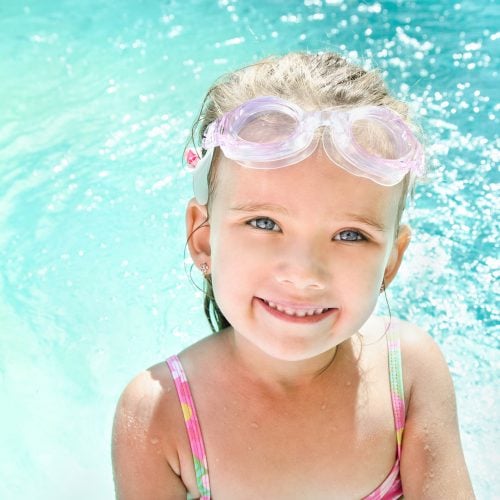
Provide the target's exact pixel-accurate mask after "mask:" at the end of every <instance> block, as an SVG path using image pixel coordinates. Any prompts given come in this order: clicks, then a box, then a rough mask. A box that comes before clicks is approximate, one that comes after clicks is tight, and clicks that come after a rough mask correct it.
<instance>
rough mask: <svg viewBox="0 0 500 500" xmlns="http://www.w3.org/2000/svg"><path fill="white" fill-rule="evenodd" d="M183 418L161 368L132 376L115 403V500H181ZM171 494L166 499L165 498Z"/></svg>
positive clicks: (165, 369) (166, 372) (165, 370)
mask: <svg viewBox="0 0 500 500" xmlns="http://www.w3.org/2000/svg"><path fill="white" fill-rule="evenodd" d="M180 426H182V416H181V414H180V411H179V404H178V402H177V396H176V392H175V388H174V383H173V381H172V378H171V376H170V372H169V370H168V367H167V366H166V364H165V363H159V364H157V365H155V366H153V367H151V368H149V369H148V370H145V371H143V372H141V373H139V374H138V375H136V376H135V377H134V378H133V379H132V380H131V381H130V382H129V383H128V385H127V386H126V387H125V389H124V391H123V393H122V394H121V397H120V399H119V401H118V404H117V407H116V412H115V419H114V424H113V442H112V446H113V450H112V452H113V471H114V479H115V487H116V495H117V498H119V499H126V500H129V499H130V500H135V499H148V500H153V499H156V498H158V499H159V498H172V499H175V498H185V496H186V487H185V486H184V483H183V481H182V479H181V474H182V463H181V458H180V456H179V453H178V449H179V448H180V447H182V443H180V442H179V441H180V438H179V436H180V435H181V434H180V433H179V432H178V429H179V427H180ZM166 492H171V495H170V496H165V495H166V494H167V493H166Z"/></svg>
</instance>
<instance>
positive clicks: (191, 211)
mask: <svg viewBox="0 0 500 500" xmlns="http://www.w3.org/2000/svg"><path fill="white" fill-rule="evenodd" d="M207 219H208V211H207V205H200V204H199V203H198V202H197V201H196V199H195V198H193V199H191V200H190V202H189V203H188V206H187V209H186V233H187V238H188V239H187V244H188V248H189V253H190V254H191V258H192V259H193V262H194V264H195V266H196V267H198V268H199V267H200V266H201V265H202V264H208V265H210V223H209V222H208V220H207Z"/></svg>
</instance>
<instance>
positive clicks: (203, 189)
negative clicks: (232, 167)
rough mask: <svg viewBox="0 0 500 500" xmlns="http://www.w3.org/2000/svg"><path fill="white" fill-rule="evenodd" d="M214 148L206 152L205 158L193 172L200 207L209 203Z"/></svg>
mask: <svg viewBox="0 0 500 500" xmlns="http://www.w3.org/2000/svg"><path fill="white" fill-rule="evenodd" d="M213 156H214V148H210V149H208V150H207V151H206V153H205V156H203V158H201V159H200V161H199V162H198V164H197V165H196V168H195V169H194V170H193V191H194V196H195V198H196V201H197V202H198V203H199V204H200V205H206V204H207V203H208V172H209V170H210V165H211V164H212V158H213Z"/></svg>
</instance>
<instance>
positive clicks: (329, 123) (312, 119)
mask: <svg viewBox="0 0 500 500" xmlns="http://www.w3.org/2000/svg"><path fill="white" fill-rule="evenodd" d="M343 115H344V113H342V112H340V111H334V110H332V109H322V110H319V111H309V112H307V113H305V116H304V126H306V127H307V128H309V130H314V131H315V132H316V131H317V130H318V128H323V129H326V128H329V129H331V130H338V129H339V127H343V126H345V123H344V122H345V120H344V119H343V118H344V116H343ZM323 132H324V130H323Z"/></svg>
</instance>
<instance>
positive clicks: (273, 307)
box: [258, 298, 337, 323]
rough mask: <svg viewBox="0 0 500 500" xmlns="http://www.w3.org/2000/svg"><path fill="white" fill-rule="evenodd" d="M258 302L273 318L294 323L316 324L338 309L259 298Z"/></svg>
mask: <svg viewBox="0 0 500 500" xmlns="http://www.w3.org/2000/svg"><path fill="white" fill-rule="evenodd" d="M258 302H259V303H260V304H262V306H263V307H264V308H265V309H266V310H267V311H268V312H269V313H270V314H272V315H273V316H275V317H278V318H280V319H284V320H287V321H292V322H300V323H304V322H305V323H311V322H312V323H314V322H316V321H321V320H322V319H324V318H325V317H326V316H328V315H330V314H331V313H333V312H334V311H336V310H337V309H336V308H333V307H318V306H313V305H310V306H309V305H307V306H306V305H304V306H302V305H292V304H285V303H282V302H281V303H277V302H273V301H271V300H265V299H261V298H258Z"/></svg>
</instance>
